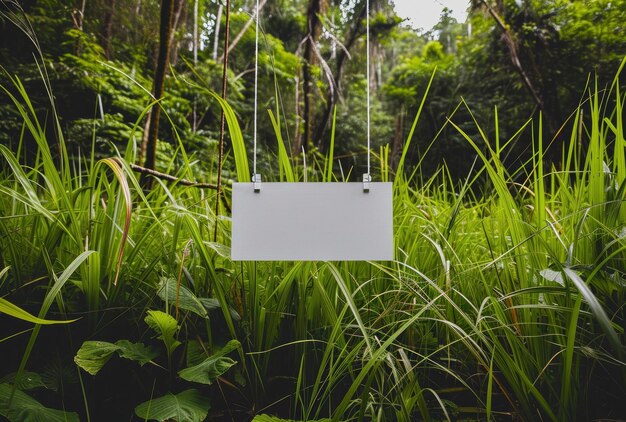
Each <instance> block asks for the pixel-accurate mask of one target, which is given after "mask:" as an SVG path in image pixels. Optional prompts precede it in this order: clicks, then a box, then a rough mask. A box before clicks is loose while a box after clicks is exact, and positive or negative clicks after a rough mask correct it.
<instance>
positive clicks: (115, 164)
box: [96, 157, 133, 286]
mask: <svg viewBox="0 0 626 422" xmlns="http://www.w3.org/2000/svg"><path fill="white" fill-rule="evenodd" d="M119 160H120V159H119V158H115V157H112V158H105V159H102V160H100V161H99V162H98V166H99V165H101V164H102V165H106V166H107V167H109V168H110V169H111V170H112V171H113V174H114V175H115V178H116V179H117V181H118V182H119V184H120V189H121V191H122V194H123V195H124V203H125V205H126V207H125V211H126V215H125V216H124V229H123V230H122V240H121V242H120V249H119V251H118V253H117V263H116V267H115V278H114V280H113V285H114V286H116V285H117V281H118V279H119V276H120V269H121V267H122V258H123V256H124V248H125V246H126V242H127V240H128V232H129V230H130V221H131V219H132V215H133V203H132V199H131V196H130V187H129V186H128V181H127V180H126V177H125V175H124V170H123V166H122V165H121V164H120V162H119ZM98 166H97V167H98ZM97 167H96V168H97Z"/></svg>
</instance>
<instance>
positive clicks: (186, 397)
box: [135, 389, 210, 422]
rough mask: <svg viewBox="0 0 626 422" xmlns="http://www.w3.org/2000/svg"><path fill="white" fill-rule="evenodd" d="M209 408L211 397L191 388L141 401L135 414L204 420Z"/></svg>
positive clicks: (188, 420)
mask: <svg viewBox="0 0 626 422" xmlns="http://www.w3.org/2000/svg"><path fill="white" fill-rule="evenodd" d="M209 408H210V403H209V398H208V397H205V396H204V395H203V394H202V393H201V392H200V391H198V390H194V389H191V390H186V391H183V392H182V393H178V394H176V395H174V394H171V393H168V394H166V395H165V396H163V397H159V398H157V399H153V400H148V401H147V402H144V403H141V404H140V405H139V406H137V407H136V408H135V414H136V415H137V416H139V417H140V418H142V419H144V420H146V419H149V420H158V421H164V420H170V419H171V420H174V421H181V422H182V421H184V422H202V421H203V420H204V419H205V418H206V417H207V415H208V413H209Z"/></svg>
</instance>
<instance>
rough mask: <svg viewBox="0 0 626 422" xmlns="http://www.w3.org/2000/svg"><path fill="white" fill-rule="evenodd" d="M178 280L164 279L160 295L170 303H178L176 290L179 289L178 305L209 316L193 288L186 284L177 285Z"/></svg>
mask: <svg viewBox="0 0 626 422" xmlns="http://www.w3.org/2000/svg"><path fill="white" fill-rule="evenodd" d="M177 284H178V283H177V282H176V280H175V279H173V278H167V279H163V280H162V281H161V284H160V285H159V297H160V298H161V299H162V300H163V301H166V302H169V304H170V305H175V304H176V302H177V301H176V290H177V289H178V307H179V308H180V309H185V310H187V311H190V312H193V313H194V314H197V315H200V316H201V317H204V318H206V317H207V311H206V309H205V308H204V306H203V305H202V303H201V302H200V301H199V300H198V298H197V297H196V295H194V294H193V293H192V292H191V290H189V289H188V288H186V287H185V286H182V285H181V286H177Z"/></svg>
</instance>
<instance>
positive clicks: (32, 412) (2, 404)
mask: <svg viewBox="0 0 626 422" xmlns="http://www.w3.org/2000/svg"><path fill="white" fill-rule="evenodd" d="M12 392H13V387H12V386H11V385H9V384H0V416H3V417H5V418H6V419H8V420H9V421H11V422H74V421H76V422H78V421H79V419H78V415H77V414H76V413H74V412H64V411H62V410H57V409H50V408H47V407H45V406H43V405H42V404H41V403H39V402H38V401H37V400H35V399H33V398H32V397H30V396H29V395H28V394H26V393H24V392H23V391H20V390H15V392H14V394H13V401H12V403H11V408H10V409H9V408H8V405H9V399H10V397H11V394H12Z"/></svg>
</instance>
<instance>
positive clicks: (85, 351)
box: [74, 341, 120, 375]
mask: <svg viewBox="0 0 626 422" xmlns="http://www.w3.org/2000/svg"><path fill="white" fill-rule="evenodd" d="M119 349H120V346H118V345H116V344H113V343H109V342H106V341H86V342H84V343H83V345H82V346H80V349H78V352H77V353H76V356H74V362H76V365H78V366H79V367H80V368H82V369H84V370H85V371H87V372H89V373H90V374H91V375H96V374H97V373H98V371H100V369H102V367H103V366H104V364H106V363H107V362H108V361H109V359H111V355H112V354H113V353H114V352H116V351H118V350H119Z"/></svg>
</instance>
